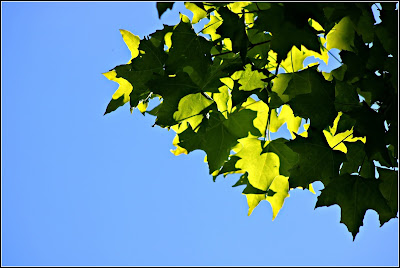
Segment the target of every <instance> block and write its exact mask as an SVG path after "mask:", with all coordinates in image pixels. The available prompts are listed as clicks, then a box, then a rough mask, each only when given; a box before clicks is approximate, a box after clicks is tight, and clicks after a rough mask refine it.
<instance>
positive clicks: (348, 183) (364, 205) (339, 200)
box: [315, 174, 391, 240]
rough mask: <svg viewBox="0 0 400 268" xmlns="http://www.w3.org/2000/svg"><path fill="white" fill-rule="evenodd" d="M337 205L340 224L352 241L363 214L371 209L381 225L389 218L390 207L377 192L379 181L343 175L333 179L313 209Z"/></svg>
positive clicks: (361, 221) (360, 224)
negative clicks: (343, 226)
mask: <svg viewBox="0 0 400 268" xmlns="http://www.w3.org/2000/svg"><path fill="white" fill-rule="evenodd" d="M335 204H338V205H339V206H340V208H341V220H340V222H341V223H344V224H345V225H346V226H347V229H348V230H349V231H350V232H351V233H352V235H353V240H354V239H355V237H356V235H357V233H358V232H359V229H360V226H362V225H363V219H364V215H365V212H366V211H367V210H368V209H373V210H375V211H376V212H378V214H379V220H380V222H381V225H382V224H383V223H385V222H387V221H388V220H389V219H390V218H391V217H390V212H391V211H390V207H389V206H388V205H387V203H386V200H385V198H384V197H383V195H382V194H381V192H380V191H379V181H378V180H375V179H368V178H363V177H360V176H355V175H348V174H344V175H342V176H339V177H335V178H334V179H333V180H332V182H331V183H330V184H328V185H327V186H326V187H325V189H323V190H322V191H321V195H320V196H319V197H318V201H317V204H316V205H315V207H316V208H317V207H322V206H331V205H335Z"/></svg>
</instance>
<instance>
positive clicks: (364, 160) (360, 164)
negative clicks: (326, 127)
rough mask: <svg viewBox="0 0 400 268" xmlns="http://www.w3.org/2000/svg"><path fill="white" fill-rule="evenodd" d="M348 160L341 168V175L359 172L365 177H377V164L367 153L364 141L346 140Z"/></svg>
mask: <svg viewBox="0 0 400 268" xmlns="http://www.w3.org/2000/svg"><path fill="white" fill-rule="evenodd" d="M346 147H347V154H346V158H347V161H346V162H344V163H343V166H342V168H341V169H340V175H342V174H345V173H348V174H352V173H359V175H360V176H362V177H364V178H375V165H374V163H373V162H372V160H369V159H368V157H367V154H366V153H365V149H364V143H363V142H361V141H356V142H346Z"/></svg>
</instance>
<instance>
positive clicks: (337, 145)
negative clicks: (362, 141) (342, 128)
mask: <svg viewBox="0 0 400 268" xmlns="http://www.w3.org/2000/svg"><path fill="white" fill-rule="evenodd" d="M351 135H353V132H352V133H350V134H349V135H347V136H346V138H344V139H343V140H341V141H340V142H338V143H337V144H336V145H335V146H333V147H332V149H334V148H335V147H336V146H338V145H339V144H341V143H342V142H343V141H344V140H345V139H347V138H348V137H350V136H351Z"/></svg>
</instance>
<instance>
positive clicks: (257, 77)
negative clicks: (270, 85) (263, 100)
mask: <svg viewBox="0 0 400 268" xmlns="http://www.w3.org/2000/svg"><path fill="white" fill-rule="evenodd" d="M232 78H233V79H234V80H238V82H239V84H240V85H241V86H240V87H239V89H240V90H243V91H252V90H255V89H263V88H264V86H265V82H264V81H262V79H265V78H267V76H265V75H264V74H263V73H261V72H259V71H257V70H252V69H251V64H247V65H246V66H245V67H244V71H238V72H235V73H234V74H233V75H232Z"/></svg>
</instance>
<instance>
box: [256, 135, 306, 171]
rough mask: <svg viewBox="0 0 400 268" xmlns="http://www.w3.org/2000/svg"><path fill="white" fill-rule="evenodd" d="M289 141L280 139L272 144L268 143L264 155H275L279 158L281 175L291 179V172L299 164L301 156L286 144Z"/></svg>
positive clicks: (263, 150)
mask: <svg viewBox="0 0 400 268" xmlns="http://www.w3.org/2000/svg"><path fill="white" fill-rule="evenodd" d="M287 142H288V140H286V139H284V138H278V139H275V140H272V141H270V142H266V146H265V147H264V148H263V149H262V153H268V152H269V153H274V154H276V155H277V156H278V157H279V163H280V164H279V174H281V175H283V176H286V177H289V176H290V172H289V170H290V169H291V168H292V167H293V166H294V165H295V164H296V163H297V162H298V160H299V156H298V154H297V153H295V152H293V151H292V149H290V148H289V147H288V146H287V145H286V143H287Z"/></svg>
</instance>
